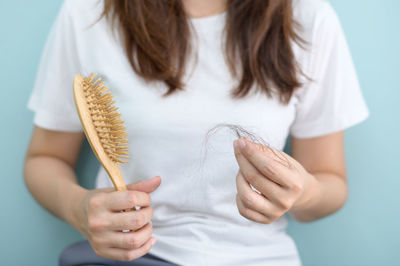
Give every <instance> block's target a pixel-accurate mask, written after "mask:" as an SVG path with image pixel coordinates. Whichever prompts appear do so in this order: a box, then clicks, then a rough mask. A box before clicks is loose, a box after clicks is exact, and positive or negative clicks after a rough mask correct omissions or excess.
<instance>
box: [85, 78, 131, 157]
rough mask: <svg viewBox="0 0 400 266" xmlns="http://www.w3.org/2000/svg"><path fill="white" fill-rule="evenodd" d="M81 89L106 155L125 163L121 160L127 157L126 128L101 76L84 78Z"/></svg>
mask: <svg viewBox="0 0 400 266" xmlns="http://www.w3.org/2000/svg"><path fill="white" fill-rule="evenodd" d="M83 90H84V93H85V97H86V103H87V105H88V107H89V112H90V114H91V118H92V122H93V125H94V126H95V129H96V132H97V135H98V136H99V139H100V142H101V144H102V146H103V148H104V151H105V152H106V154H107V156H108V157H109V158H110V159H111V160H112V161H113V162H119V163H127V161H125V160H123V159H127V158H129V156H128V140H127V139H126V137H127V133H126V128H125V126H124V125H123V123H124V121H123V120H122V119H121V114H120V113H118V112H117V110H118V107H115V106H114V103H115V100H113V96H112V95H111V93H110V92H108V91H107V87H105V86H104V82H102V81H101V78H96V74H93V73H92V74H90V76H89V77H88V78H84V81H83Z"/></svg>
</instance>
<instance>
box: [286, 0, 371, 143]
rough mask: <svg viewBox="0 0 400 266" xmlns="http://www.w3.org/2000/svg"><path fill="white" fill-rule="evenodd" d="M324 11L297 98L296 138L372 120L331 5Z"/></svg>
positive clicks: (318, 16)
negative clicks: (368, 119)
mask: <svg viewBox="0 0 400 266" xmlns="http://www.w3.org/2000/svg"><path fill="white" fill-rule="evenodd" d="M323 7H324V8H323V10H321V12H319V13H318V14H317V18H316V19H315V22H314V27H313V32H312V34H310V36H311V37H310V39H311V42H310V43H309V44H308V45H307V48H306V49H308V50H307V52H308V53H309V54H308V58H309V61H308V62H307V64H306V66H305V71H304V72H305V74H306V76H307V77H308V81H306V83H305V85H304V86H303V87H301V88H299V89H298V90H297V91H296V92H295V94H294V95H295V97H297V99H298V101H297V103H296V116H295V119H294V121H293V123H292V125H291V128H290V133H291V135H292V136H293V137H295V138H312V137H317V136H322V135H326V134H330V133H334V132H337V131H341V130H344V129H346V128H348V127H351V126H353V125H355V124H358V123H360V122H361V121H363V120H365V119H366V118H367V117H368V116H369V112H368V108H367V106H366V103H365V101H364V98H363V96H362V93H361V89H360V85H359V82H358V79H357V75H356V71H355V68H354V65H353V61H352V58H351V55H350V50H349V48H348V45H347V43H346V39H345V36H344V32H343V30H342V27H341V25H340V22H339V19H338V17H337V15H336V13H335V11H334V10H333V8H332V7H331V6H330V4H329V3H327V2H326V3H325V5H324V6H323Z"/></svg>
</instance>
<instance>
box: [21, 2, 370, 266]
mask: <svg viewBox="0 0 400 266" xmlns="http://www.w3.org/2000/svg"><path fill="white" fill-rule="evenodd" d="M90 72H96V73H99V74H100V76H102V77H103V78H104V79H105V82H106V84H107V85H109V87H110V90H111V91H112V93H113V94H114V96H115V98H116V100H117V103H118V106H119V107H120V111H121V113H122V114H123V119H124V120H125V124H126V127H127V130H128V135H129V145H130V146H131V159H130V160H129V163H128V164H126V165H123V168H122V170H123V174H124V178H125V180H126V182H127V183H131V184H130V185H129V190H128V191H125V192H114V191H113V189H111V188H109V187H111V183H110V181H109V179H108V177H107V175H106V173H105V171H104V170H103V169H100V170H99V173H98V176H97V183H96V189H94V190H86V189H84V188H82V187H80V186H79V185H78V184H77V182H76V177H75V174H74V166H75V163H76V160H77V157H78V153H79V150H80V146H81V143H82V140H83V137H84V135H83V133H82V127H81V124H80V121H79V118H78V116H77V113H76V110H75V106H74V102H73V99H72V89H71V83H72V80H73V77H74V75H75V74H77V73H82V74H86V75H87V74H89V73H90ZM29 107H30V108H31V109H32V110H34V111H35V119H34V122H35V125H36V126H35V129H34V132H33V135H32V140H31V144H30V146H29V148H28V152H27V157H26V163H25V179H26V184H27V186H28V188H29V190H30V191H31V193H32V194H33V196H34V197H35V199H36V200H37V201H38V202H39V203H40V204H42V205H43V206H44V207H45V208H46V209H48V210H49V211H50V212H51V213H53V214H54V215H56V216H57V217H59V218H61V219H63V220H65V221H67V222H68V223H70V224H71V225H72V226H73V227H74V228H75V229H76V230H78V231H79V232H80V233H82V234H83V235H84V236H85V237H86V238H87V240H88V241H87V242H80V243H77V244H75V245H72V246H70V247H69V248H67V249H66V250H65V251H64V252H63V254H62V255H61V258H60V264H62V265H78V264H79V265H90V264H96V263H97V264H106V265H115V264H116V263H117V261H120V262H118V263H120V264H118V265H171V264H181V265H300V264H301V263H300V259H299V256H298V253H297V250H296V247H295V245H294V243H293V241H292V239H291V238H290V237H289V236H288V235H286V233H285V227H286V223H287V222H286V218H285V214H289V215H291V216H292V217H293V218H294V219H296V220H298V221H302V222H308V221H313V220H316V219H319V218H321V217H324V216H326V215H329V214H331V213H333V212H335V211H336V210H338V209H339V208H340V207H341V206H342V205H343V204H344V202H345V199H346V195H347V188H346V171H345V161H344V152H343V130H344V129H346V128H348V127H350V126H352V125H354V124H357V123H359V122H361V121H362V120H364V119H365V118H366V117H367V116H368V111H367V108H366V105H365V103H364V100H363V98H362V95H361V92H360V89H359V85H358V81H357V78H356V74H355V71H354V67H353V64H352V61H351V57H350V54H349V50H348V47H347V45H346V41H345V38H344V34H343V32H342V29H341V26H340V23H339V21H338V18H337V16H336V14H335V13H334V11H333V9H332V8H331V6H330V5H329V4H328V3H327V2H326V1H324V0H294V1H290V0H282V1H267V0H259V1H239V0H228V1H224V0H219V1H212V0H207V1H195V0H174V1H173V0H170V1H164V0H155V1H142V0H137V1H127V0H126V1H95V0H91V1H78V0H68V1H66V2H65V3H64V5H63V7H62V9H61V12H60V14H59V16H58V18H57V21H56V23H55V25H54V26H53V28H52V30H51V33H50V36H49V39H48V41H47V44H46V47H45V50H44V54H43V58H42V61H41V65H40V68H39V72H38V76H37V81H36V84H35V88H34V91H33V93H32V95H31V98H30V101H29ZM221 123H225V124H233V125H240V126H242V127H243V128H244V129H246V130H249V131H251V132H253V133H254V134H256V135H258V136H260V137H262V138H263V139H265V140H266V141H267V142H268V144H269V146H270V149H267V148H266V146H264V145H261V144H258V143H254V142H252V141H250V140H248V139H246V138H241V139H239V140H236V141H234V143H233V144H234V147H233V148H232V142H233V140H234V139H233V138H232V137H231V134H230V131H225V132H224V131H221V130H219V131H216V132H215V134H213V135H211V136H209V138H208V142H207V145H205V148H206V150H207V153H206V156H203V155H204V154H203V148H204V145H203V144H204V142H203V141H204V139H205V136H206V135H207V132H209V130H210V129H212V128H213V127H214V126H215V125H217V124H221ZM289 135H290V138H291V148H292V153H291V156H289V155H287V154H285V153H284V152H282V151H281V150H282V149H283V147H284V144H285V141H286V139H287V137H288V136H289ZM151 177H153V178H151ZM161 179H162V184H161V185H160V183H161ZM140 180H141V181H140ZM132 206H140V207H141V209H140V210H138V211H133V212H123V213H121V212H120V210H124V209H127V208H131V207H132ZM123 230H130V231H129V232H123ZM155 240H157V243H155ZM148 252H149V253H148ZM146 254H147V255H146ZM122 261H125V262H124V263H125V264H123V262H122ZM148 263H149V264H148Z"/></svg>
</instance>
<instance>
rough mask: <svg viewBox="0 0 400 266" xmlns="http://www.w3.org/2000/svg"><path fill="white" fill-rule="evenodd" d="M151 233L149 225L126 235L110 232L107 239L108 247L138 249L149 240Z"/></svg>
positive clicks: (151, 229) (151, 228)
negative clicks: (108, 240) (108, 241)
mask: <svg viewBox="0 0 400 266" xmlns="http://www.w3.org/2000/svg"><path fill="white" fill-rule="evenodd" d="M152 232H153V227H152V225H151V223H147V224H146V225H145V226H143V227H142V228H140V229H139V230H137V231H131V232H127V233H123V232H111V235H110V238H109V239H110V247H113V248H123V249H137V248H140V247H141V246H143V244H144V243H146V241H147V240H148V239H149V238H151V234H152Z"/></svg>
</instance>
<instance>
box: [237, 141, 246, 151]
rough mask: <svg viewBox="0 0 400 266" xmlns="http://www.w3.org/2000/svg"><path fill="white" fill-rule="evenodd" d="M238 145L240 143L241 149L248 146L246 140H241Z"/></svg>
mask: <svg viewBox="0 0 400 266" xmlns="http://www.w3.org/2000/svg"><path fill="white" fill-rule="evenodd" d="M238 143H239V147H240V149H243V148H244V147H246V144H247V143H246V141H245V140H244V139H239V140H238Z"/></svg>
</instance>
